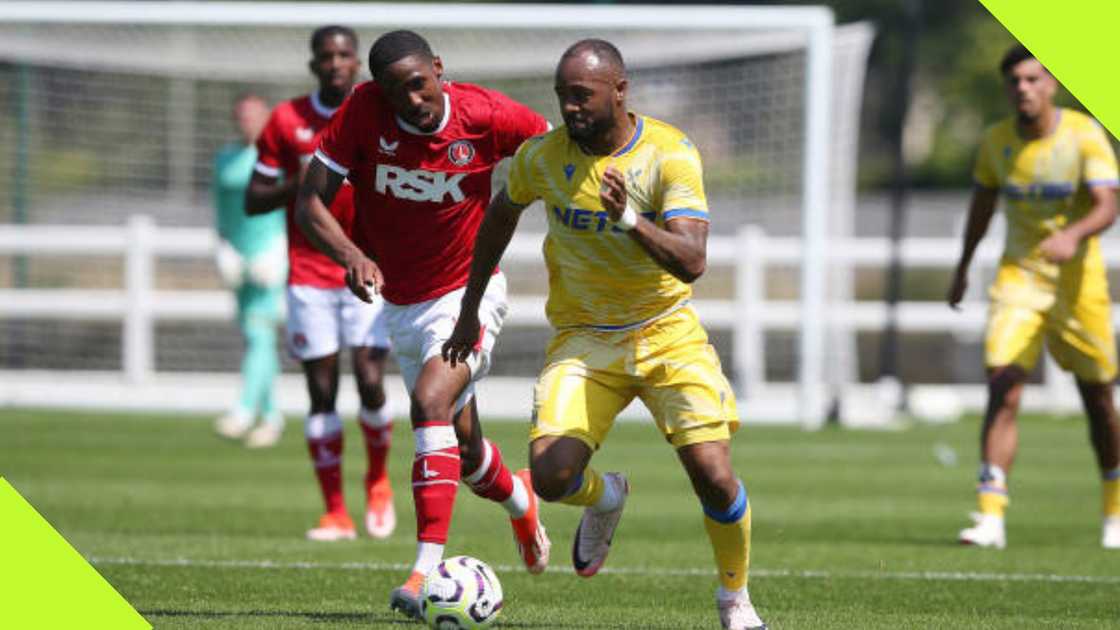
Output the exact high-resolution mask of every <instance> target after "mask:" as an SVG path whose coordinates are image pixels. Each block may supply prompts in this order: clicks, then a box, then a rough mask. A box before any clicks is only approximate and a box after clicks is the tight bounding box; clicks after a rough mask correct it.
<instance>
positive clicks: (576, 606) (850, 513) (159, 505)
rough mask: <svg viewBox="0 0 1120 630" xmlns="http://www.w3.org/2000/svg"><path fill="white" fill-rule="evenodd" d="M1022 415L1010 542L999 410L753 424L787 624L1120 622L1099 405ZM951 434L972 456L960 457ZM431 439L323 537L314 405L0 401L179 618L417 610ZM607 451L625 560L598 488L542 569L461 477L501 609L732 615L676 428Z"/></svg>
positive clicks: (767, 591) (122, 569) (553, 616)
mask: <svg viewBox="0 0 1120 630" xmlns="http://www.w3.org/2000/svg"><path fill="white" fill-rule="evenodd" d="M1021 424H1022V431H1021V440H1022V446H1021V451H1020V458H1019V459H1020V461H1021V462H1022V463H1021V465H1020V466H1019V467H1018V468H1017V469H1016V471H1015V480H1016V484H1015V490H1014V492H1015V495H1014V503H1013V504H1012V508H1011V512H1010V521H1009V532H1008V534H1009V540H1010V547H1009V548H1008V549H1007V550H1006V551H1003V552H985V551H983V550H977V549H971V548H962V547H959V546H958V545H957V544H956V542H955V540H954V539H955V535H956V532H957V530H958V529H959V528H960V527H962V526H964V525H965V522H966V513H967V512H968V511H969V509H970V508H972V507H973V502H974V499H973V494H972V492H973V490H972V487H973V483H974V464H975V456H974V453H975V449H976V434H977V419H976V418H970V419H968V420H967V421H964V422H961V423H958V424H955V425H948V426H937V427H915V428H913V429H911V430H910V431H906V432H870V433H868V432H855V431H822V432H818V433H804V432H801V431H798V430H794V429H783V428H758V427H744V429H743V430H742V431H741V432H740V433H739V435H738V436H737V437H736V439H735V441H734V458H735V465H736V469H737V472H738V473H739V474H740V475H741V476H742V477H743V479H744V481H745V483H746V485H747V488H748V490H749V492H750V501H751V505H752V509H753V514H754V528H753V529H754V533H753V552H752V562H751V570H752V578H751V594H752V599H753V600H754V601H755V603H756V604H757V605H758V607H759V610H760V611H761V613H762V614H763V617H764V619H765V620H766V621H767V622H768V623H769V624H770V625H771V627H774V628H784V629H787V630H797V629H802V628H811V629H814V630H827V629H829V628H845V629H846V628H864V629H870V628H882V629H887V628H890V629H892V630H893V629H898V628H923V629H924V628H1006V629H1008V630H1011V629H1016V630H1017V629H1019V628H1025V627H1033V628H1038V627H1055V628H1057V627H1060V628H1107V627H1114V626H1115V620H1116V618H1117V613H1118V610H1120V609H1118V608H1117V603H1116V600H1115V598H1114V597H1110V596H1109V593H1112V592H1113V591H1115V589H1116V586H1117V582H1116V580H1117V578H1116V571H1115V557H1114V556H1112V555H1110V554H1108V553H1104V552H1102V551H1101V550H1100V548H1099V546H1098V542H1099V515H1098V509H1099V482H1098V480H1097V477H1096V474H1095V472H1094V470H1095V468H1094V466H1093V463H1092V456H1091V454H1090V451H1089V448H1088V445H1087V444H1086V443H1085V439H1084V425H1083V423H1082V422H1080V421H1073V422H1071V421H1066V420H1060V419H1055V418H1043V417H1027V418H1024V419H1022V420H1021ZM485 426H486V431H487V434H488V435H489V436H490V437H491V438H492V439H494V440H495V441H496V442H497V443H499V444H500V445H501V447H502V449H503V452H504V454H505V459H506V461H507V462H509V463H510V464H511V465H512V466H517V465H519V464H521V463H522V462H524V461H525V458H526V446H525V434H526V424H525V423H524V422H508V423H503V422H493V421H490V422H487V423H486V425H485ZM346 429H347V438H346V439H347V447H346V454H345V460H344V472H345V477H346V479H345V481H346V492H347V497H348V499H349V506H350V510H351V514H352V515H353V516H354V517H358V516H360V514H361V510H362V508H363V503H362V500H361V498H360V487H361V477H362V474H363V473H364V454H363V450H362V449H363V447H362V441H361V436H360V434H359V432H358V429H357V427H356V426H355V425H354V424H353V423H349V422H348V423H347V427H346ZM947 449H948V450H951V451H955V452H956V453H959V454H960V461H959V463H956V464H953V463H952V462H951V461H949V462H947V463H943V462H946V459H945V452H946V450H947ZM411 451H412V449H411V436H410V435H409V431H408V425H407V423H406V422H398V423H397V426H396V430H395V443H394V447H393V452H392V460H391V462H390V467H389V469H390V474H391V475H392V477H393V482H394V487H395V489H396V491H397V495H396V506H397V510H398V514H399V517H400V526H399V529H398V531H397V533H396V534H394V535H393V536H392V537H390V538H389V539H388V540H386V541H376V542H375V541H372V540H370V539H369V538H364V537H363V538H361V539H359V540H357V541H354V542H342V543H333V544H323V543H311V542H308V541H305V540H303V537H302V533H303V531H304V529H306V528H307V527H309V526H311V525H312V524H313V523H314V521H315V518H316V517H317V516H318V511H319V509H320V508H321V503H320V499H319V497H318V490H317V488H316V485H315V482H314V478H313V476H312V474H311V469H310V464H309V462H308V460H307V453H306V447H305V445H304V442H303V435H302V431H301V430H299V427H298V426H291V427H289V431H288V433H287V434H286V435H285V436H284V439H283V441H282V442H281V444H280V445H279V447H277V448H276V449H272V450H267V451H246V450H245V449H243V448H241V447H240V446H239V445H235V444H231V443H228V442H222V441H220V440H219V439H218V438H216V437H214V436H213V435H212V434H211V433H210V427H209V425H208V424H207V423H206V422H204V421H203V420H202V419H200V418H176V417H165V416H127V415H113V416H109V415H105V416H99V415H94V414H89V413H49V412H25V411H18V410H7V411H0V462H3V474H4V476H5V477H6V478H7V479H8V481H10V482H11V483H12V485H13V486H15V488H16V489H17V490H19V491H20V492H21V493H22V494H23V495H24V496H25V497H26V498H27V499H28V501H30V502H31V504H32V505H34V506H35V507H36V508H37V509H38V510H39V511H40V512H41V513H42V514H43V516H44V517H45V518H46V519H47V520H48V521H49V522H51V523H52V524H53V525H54V526H55V527H56V528H57V529H58V530H59V531H60V532H61V533H62V534H63V536H65V537H66V538H67V539H68V540H69V541H70V542H71V543H72V544H73V545H74V546H75V547H76V548H77V549H78V550H79V551H80V552H81V553H82V554H84V555H85V556H86V557H87V558H91V559H93V563H94V565H95V567H96V568H97V569H98V570H99V571H100V572H101V573H102V574H103V575H104V576H105V577H106V579H108V580H109V582H110V583H112V584H113V585H114V586H115V587H116V588H117V589H118V590H119V591H120V592H121V594H122V595H124V597H125V598H126V599H127V600H129V601H130V602H131V603H132V604H133V605H134V606H135V607H136V608H137V609H138V610H139V611H140V612H141V613H142V614H144V615H145V616H146V617H147V618H148V620H149V621H150V622H151V623H152V624H153V625H154V626H155V627H157V628H191V629H197V628H238V629H243V628H262V629H263V628H269V629H273V628H355V629H357V628H362V629H368V628H386V629H391V628H401V627H406V626H404V625H402V624H403V620H402V619H400V618H398V617H397V616H395V615H394V614H393V613H390V612H389V610H388V607H387V605H386V604H387V599H388V593H389V590H390V589H391V588H393V587H394V586H396V585H397V584H398V583H399V582H400V581H402V580H403V579H404V577H405V574H406V572H407V570H408V566H409V564H410V563H411V561H412V559H413V554H414V542H413V535H414V529H413V525H412V522H413V519H412V508H411V499H410V492H409V488H408V477H407V475H408V470H409V466H410V464H411ZM938 453H940V454H941V459H940V460H939V459H938V457H936V456H935V455H936V454H938ZM595 465H596V467H597V468H599V469H600V470H604V471H605V470H621V471H625V472H626V473H627V474H628V475H630V478H631V481H632V487H633V492H632V494H631V498H630V502H629V503H628V506H627V511H626V515H625V516H624V518H623V520H622V524H621V526H620V529H619V532H618V536H617V537H616V538H615V541H614V546H613V549H612V552H611V557H610V559H609V561H608V563H607V569H608V570H607V572H605V573H603V574H601V575H599V576H597V577H595V578H594V579H591V580H585V579H582V578H578V577H576V576H575V575H574V574H573V573H572V572H571V569H570V567H569V566H568V559H567V558H568V553H569V552H568V550H569V545H570V544H571V538H572V534H573V532H574V529H575V526H576V523H577V520H578V518H579V511H578V510H576V509H572V508H569V507H566V506H557V505H549V506H545V508H544V511H543V514H544V519H545V522H546V523H547V525H548V531H549V534H550V536H551V538H552V541H553V545H554V546H553V553H552V562H553V564H552V566H551V567H550V568H549V570H548V571H547V572H546V573H545V574H544V575H542V576H539V577H531V576H529V575H527V574H526V573H525V572H524V571H523V570H522V569H520V568H517V567H516V566H515V565H516V562H517V560H516V555H515V551H514V549H513V545H512V544H511V541H510V534H509V530H508V529H507V527H508V525H507V524H506V517H505V515H504V512H502V510H501V509H500V508H498V507H497V506H494V505H490V504H488V503H487V502H485V501H483V500H480V499H478V498H476V497H474V496H472V495H471V494H470V492H468V491H467V490H466V489H465V488H464V489H461V490H460V492H459V500H458V503H457V505H456V508H455V521H454V525H453V527H452V532H451V539H450V541H449V546H448V553H455V554H458V553H465V554H470V555H475V556H478V557H480V558H483V559H484V560H487V561H488V562H491V563H492V564H493V565H495V566H496V567H497V569H498V572H499V577H500V578H501V580H502V583H503V585H504V587H505V591H506V609H505V610H504V612H503V613H502V624H501V625H500V626H499V627H507V628H549V629H555V628H572V629H581V630H582V629H585V628H642V629H646V630H649V629H659V630H668V629H679V628H697V627H704V628H711V627H716V626H717V624H718V622H717V620H716V616H715V610H714V605H713V600H712V593H713V591H714V589H715V585H716V578H715V575H714V574H713V573H712V572H711V571H712V568H711V567H712V564H711V551H710V549H709V547H708V542H707V539H706V537H705V535H704V531H703V528H702V526H701V517H700V510H699V508H698V506H697V503H696V500H695V499H694V498H693V496H692V495H691V492H690V489H689V485H688V482H687V481H686V479H685V476H684V474H683V472H682V471H681V469H680V466H679V464H678V463H677V461H676V459H675V457H674V456H673V454H672V452H671V450H670V449H669V447H668V446H667V445H666V444H665V442H664V440H662V439H661V437H660V436H659V435H658V434H657V431H656V430H655V429H654V428H653V427H652V426H651V425H648V424H645V423H642V424H636V423H629V424H620V425H619V426H616V427H615V428H614V430H613V431H612V433H611V435H610V438H609V439H608V441H607V443H606V444H605V445H604V447H603V449H602V451H600V452H599V453H598V454H596V456H595ZM924 572H932V573H933V574H932V575H923V573H924ZM970 576H971V579H970ZM1047 576H1086V579H1084V580H1082V581H1078V580H1076V579H1072V580H1068V581H1059V580H1058V579H1050V578H1047ZM63 599H64V598H63ZM60 601H62V600H60ZM407 627H419V626H407Z"/></svg>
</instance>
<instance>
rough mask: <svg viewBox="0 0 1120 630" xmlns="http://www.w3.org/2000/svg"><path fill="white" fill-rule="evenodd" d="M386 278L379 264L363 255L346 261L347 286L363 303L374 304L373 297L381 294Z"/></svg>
mask: <svg viewBox="0 0 1120 630" xmlns="http://www.w3.org/2000/svg"><path fill="white" fill-rule="evenodd" d="M384 284H385V278H383V277H382V276H381V269H379V268H378V267H377V263H375V262H373V261H372V260H370V259H369V258H366V257H365V256H363V255H360V254H359V255H355V256H353V257H352V258H351V259H350V260H348V261H346V286H348V287H350V291H351V292H352V293H353V294H354V295H356V296H358V299H359V300H361V301H363V302H373V296H374V295H377V294H378V293H381V286H382V285H384Z"/></svg>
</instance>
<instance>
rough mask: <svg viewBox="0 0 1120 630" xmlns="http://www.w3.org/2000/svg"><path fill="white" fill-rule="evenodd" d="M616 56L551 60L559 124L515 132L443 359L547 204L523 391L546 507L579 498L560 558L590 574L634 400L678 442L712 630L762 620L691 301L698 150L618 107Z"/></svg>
mask: <svg viewBox="0 0 1120 630" xmlns="http://www.w3.org/2000/svg"><path fill="white" fill-rule="evenodd" d="M628 87H629V84H628V81H627V78H626V68H625V65H624V64H623V61H622V55H621V54H620V53H619V52H618V49H617V48H615V47H614V45H612V44H610V43H609V42H606V41H603V40H597V39H589V40H582V41H580V42H577V43H575V44H573V45H572V46H571V47H570V48H568V50H567V51H565V52H564V55H563V56H562V57H561V59H560V63H559V64H558V66H557V69H556V94H557V96H558V97H559V101H560V112H561V115H562V116H563V117H564V123H565V127H564V128H561V129H556V130H554V131H552V132H550V133H548V134H546V135H544V136H541V137H539V138H534V139H533V140H531V141H529V142H526V143H525V144H524V145H523V146H522V147H521V148H520V149H519V150H518V152H517V155H516V156H515V157H514V159H513V166H512V168H511V170H510V176H509V183H508V185H507V187H506V188H503V189H502V191H501V192H499V193H498V195H497V196H496V197H495V198H494V201H493V202H491V204H490V207H489V208H488V209H487V211H486V218H485V219H484V221H483V224H482V227H481V228H480V229H479V232H478V238H477V241H476V249H475V255H474V262H473V263H472V267H471V274H470V280H469V282H468V284H467V290H466V293H465V295H464V297H463V302H462V310H461V312H460V313H459V318H458V321H457V323H456V325H455V331H454V333H453V335H452V337H451V340H450V341H448V343H447V344H446V346H445V349H444V353H445V356H447V357H448V358H449V359H450V360H451V362H452V363H455V362H457V361H462V360H463V359H465V358H466V357H468V356H469V354H470V352H471V348H473V347H474V346H475V344H477V343H478V335H479V332H478V331H479V305H480V303H481V301H482V300H483V295H484V291H485V290H486V285H487V284H488V283H489V282H490V277H491V274H492V273H493V270H494V268H495V266H496V265H497V263H498V260H499V259H500V258H501V256H502V252H504V251H505V248H506V246H507V245H508V244H509V241H510V238H511V237H512V236H513V232H514V230H515V229H516V227H517V223H518V220H519V219H520V216H521V211H522V210H523V209H524V208H525V207H526V206H527V205H529V204H530V203H532V202H533V201H535V200H537V199H543V200H544V202H545V205H546V207H548V208H551V209H552V210H551V211H550V212H549V213H548V237H547V239H546V240H545V245H544V253H545V262H546V264H547V266H548V274H549V295H548V303H547V306H546V313H547V315H548V319H549V323H550V324H552V326H553V328H555V329H556V332H555V335H554V336H553V338H552V341H551V342H550V343H549V346H548V351H547V357H546V359H545V367H544V369H543V370H542V371H541V374H540V377H539V379H538V380H537V385H536V388H535V390H534V396H533V419H532V428H531V429H530V431H529V438H530V440H531V443H530V447H529V462H530V468H531V469H532V479H533V483H534V484H535V487H536V492H537V493H538V494H539V495H540V496H541V498H542V499H544V500H546V501H559V502H562V503H567V504H569V505H577V506H583V507H584V508H585V509H584V513H583V518H582V520H581V521H580V524H579V528H578V529H577V530H576V534H575V538H574V540H573V541H572V564H573V566H574V567H575V570H576V573H578V574H579V575H581V576H584V577H591V576H593V575H595V574H596V573H597V572H598V571H599V569H600V568H601V567H602V566H603V562H604V561H605V560H606V557H607V552H608V551H609V550H610V545H611V541H612V539H613V537H614V533H615V529H616V527H617V526H618V523H619V520H620V519H621V517H622V510H623V507H624V506H625V503H626V497H627V494H629V491H630V489H629V485H628V483H627V481H626V478H625V477H624V476H623V475H622V474H620V473H607V474H605V475H603V474H600V473H599V472H598V471H596V470H594V469H592V468H590V467H588V463H589V462H590V460H591V456H592V455H593V454H594V453H595V451H597V450H598V449H599V447H600V446H602V444H603V441H604V440H605V439H606V437H607V433H608V432H609V431H610V429H611V425H612V424H613V423H614V419H615V416H617V415H618V414H619V413H620V412H621V411H622V410H623V409H625V408H626V406H627V405H629V404H630V402H631V401H632V400H633V399H634V397H635V396H637V397H639V398H641V400H642V402H643V403H644V404H645V405H646V407H647V408H648V409H649V410H650V413H652V414H653V417H654V420H655V421H656V422H657V426H658V428H660V429H661V432H662V434H663V435H664V436H665V439H666V440H667V441H668V442H669V443H670V444H672V445H673V447H674V448H675V449H676V451H677V456H678V457H679V459H680V461H681V464H682V465H683V466H684V469H685V471H687V473H688V476H689V479H690V480H691V481H692V487H693V489H694V490H695V492H696V495H697V497H698V498H699V499H700V503H701V507H702V508H703V511H704V515H705V516H704V525H705V528H706V529H707V531H708V536H709V539H710V541H711V544H712V548H713V550H714V552H715V557H716V564H717V566H718V569H719V579H720V586H719V589H718V591H717V593H716V603H717V609H718V611H719V616H720V621H721V623H722V625H723V627H724V628H729V629H731V630H746V629H748V628H765V627H766V626H765V624H763V623H762V620H761V619H759V617H758V614H757V613H756V612H755V609H754V606H753V605H752V604H751V601H750V596H749V595H748V592H747V567H748V562H749V558H750V523H751V512H750V504H749V503H748V501H747V491H746V489H745V488H744V487H743V483H742V482H741V481H740V480H739V479H738V477H737V476H736V474H735V471H734V470H733V469H732V467H731V449H730V437H731V432H733V431H735V430H736V429H737V428H738V426H739V417H738V412H737V409H736V403H735V395H734V393H732V390H731V385H730V384H729V383H728V381H727V379H726V377H724V375H723V372H722V369H721V367H720V362H719V358H718V357H717V356H716V352H715V349H714V348H712V346H711V345H709V344H708V336H707V333H706V332H705V330H704V328H703V327H702V326H701V325H700V321H699V319H698V318H697V315H696V311H695V310H694V309H693V307H692V306H691V304H690V302H691V296H692V289H691V287H690V286H689V285H690V283H692V282H693V281H695V280H696V279H697V278H699V277H700V275H701V274H702V273H703V272H704V269H705V267H706V265H707V253H706V252H707V239H708V204H707V200H706V198H705V194H704V185H703V177H702V169H701V164H700V154H699V152H698V151H697V150H696V147H695V146H694V145H693V144H692V142H691V141H689V139H688V138H687V137H685V135H684V134H683V133H681V132H680V131H679V130H677V129H676V128H674V127H672V126H671V125H668V124H666V123H664V122H661V121H658V120H654V119H652V118H649V117H646V116H641V115H638V114H634V113H631V112H629V111H628V110H627V108H626V95H627V90H628Z"/></svg>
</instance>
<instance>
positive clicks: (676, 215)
mask: <svg viewBox="0 0 1120 630" xmlns="http://www.w3.org/2000/svg"><path fill="white" fill-rule="evenodd" d="M661 217H662V218H663V219H665V220H666V221H668V220H670V219H700V220H703V221H707V220H708V213H707V212H706V211H704V210H697V209H695V208H673V209H672V210H666V211H665V212H664V213H662V215H661Z"/></svg>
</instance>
